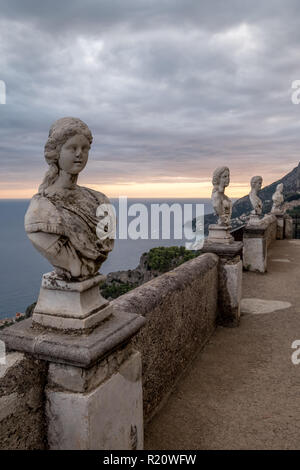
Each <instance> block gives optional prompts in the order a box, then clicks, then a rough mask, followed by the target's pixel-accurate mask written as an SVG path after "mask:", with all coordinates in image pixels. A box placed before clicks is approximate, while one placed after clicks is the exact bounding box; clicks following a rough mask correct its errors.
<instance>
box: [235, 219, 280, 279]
mask: <svg viewBox="0 0 300 470" xmlns="http://www.w3.org/2000/svg"><path fill="white" fill-rule="evenodd" d="M276 235H277V218H276V216H275V215H266V216H265V217H264V218H263V219H262V220H261V221H260V223H259V224H257V225H246V227H245V230H244V237H243V244H244V248H243V265H244V268H245V269H246V270H248V271H256V272H261V273H264V272H265V271H266V270H267V249H268V247H269V245H270V243H272V242H273V241H274V240H276Z"/></svg>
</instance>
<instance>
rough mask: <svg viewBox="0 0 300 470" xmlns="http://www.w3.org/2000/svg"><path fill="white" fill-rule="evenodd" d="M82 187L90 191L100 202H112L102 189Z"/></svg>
mask: <svg viewBox="0 0 300 470" xmlns="http://www.w3.org/2000/svg"><path fill="white" fill-rule="evenodd" d="M81 189H82V190H84V191H85V192H87V193H89V194H90V195H91V196H92V197H93V198H94V199H95V200H97V202H98V203H99V204H104V203H106V204H110V200H109V199H108V197H107V196H106V195H105V194H103V193H101V192H100V191H95V190H94V189H90V188H85V187H82V188H81Z"/></svg>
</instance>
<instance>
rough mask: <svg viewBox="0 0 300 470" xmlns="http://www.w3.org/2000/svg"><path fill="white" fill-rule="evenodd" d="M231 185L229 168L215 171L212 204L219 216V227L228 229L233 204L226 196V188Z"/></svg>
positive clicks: (224, 167)
mask: <svg viewBox="0 0 300 470" xmlns="http://www.w3.org/2000/svg"><path fill="white" fill-rule="evenodd" d="M229 183H230V171H229V168H228V167H227V166H222V167H219V168H217V169H216V170H215V171H214V174H213V179H212V184H213V190H212V195H211V199H212V204H213V208H214V211H215V214H216V215H217V216H218V225H220V226H224V227H227V226H229V225H230V220H231V213H232V202H231V200H230V199H229V198H228V196H226V195H225V193H224V192H225V188H226V187H227V186H228V185H229Z"/></svg>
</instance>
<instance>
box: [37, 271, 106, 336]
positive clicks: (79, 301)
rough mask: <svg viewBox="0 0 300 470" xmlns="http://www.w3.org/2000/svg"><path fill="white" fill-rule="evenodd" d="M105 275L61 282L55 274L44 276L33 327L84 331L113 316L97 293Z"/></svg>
mask: <svg viewBox="0 0 300 470" xmlns="http://www.w3.org/2000/svg"><path fill="white" fill-rule="evenodd" d="M102 280H104V276H102V275H100V274H98V275H96V276H94V277H92V278H91V279H87V280H85V281H81V282H71V281H70V282H69V281H63V280H60V279H58V278H57V275H56V274H55V272H51V273H47V274H44V275H43V279H42V285H41V289H40V294H39V298H38V302H37V305H36V307H35V309H34V312H33V317H32V319H33V324H34V325H36V324H38V325H41V326H44V327H50V328H56V329H59V330H86V329H89V328H93V327H95V326H97V325H98V324H99V323H100V322H102V321H103V320H105V318H107V317H109V316H110V315H111V314H112V307H111V306H110V305H109V302H108V300H106V299H104V298H103V297H102V296H101V294H100V291H99V284H100V282H101V281H102Z"/></svg>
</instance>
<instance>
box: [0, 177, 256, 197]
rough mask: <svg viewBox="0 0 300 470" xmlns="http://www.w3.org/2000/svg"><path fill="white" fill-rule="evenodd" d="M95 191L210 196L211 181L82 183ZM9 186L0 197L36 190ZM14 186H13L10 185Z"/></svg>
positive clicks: (244, 189)
mask: <svg viewBox="0 0 300 470" xmlns="http://www.w3.org/2000/svg"><path fill="white" fill-rule="evenodd" d="M82 185H83V186H85V185H86V186H87V187H89V188H91V189H94V190H95V191H100V192H103V193H105V194H106V195H107V196H108V197H110V198H117V197H119V196H127V197H128V198H169V199H172V198H174V199H178V198H180V199H185V198H210V197H211V191H212V185H211V181H210V180H209V181H202V182H177V183H174V182H172V183H161V182H160V183H147V182H145V183H128V184H123V183H120V184H102V185H96V184H89V183H88V182H86V183H83V184H82ZM9 186H10V187H6V188H3V189H0V199H30V198H31V197H32V196H33V195H34V194H36V192H37V186H35V187H34V188H33V187H32V186H31V187H27V188H26V187H25V188H20V187H18V188H16V187H15V185H12V184H10V185H9ZM12 186H14V187H12ZM248 192H249V183H231V184H230V186H229V187H228V188H227V190H226V194H227V195H228V196H229V197H232V198H239V197H242V196H244V195H245V194H247V193H248Z"/></svg>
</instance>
